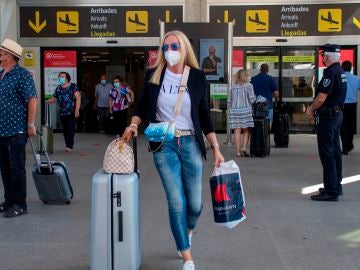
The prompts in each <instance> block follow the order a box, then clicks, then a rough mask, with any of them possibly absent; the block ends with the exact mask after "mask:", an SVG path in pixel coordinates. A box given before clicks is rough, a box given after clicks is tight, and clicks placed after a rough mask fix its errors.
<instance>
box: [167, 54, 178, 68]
mask: <svg viewBox="0 0 360 270" xmlns="http://www.w3.org/2000/svg"><path fill="white" fill-rule="evenodd" d="M180 58H181V54H180V52H178V51H167V52H165V59H166V61H167V62H168V63H169V65H170V66H171V67H172V66H175V65H176V64H179V62H180Z"/></svg>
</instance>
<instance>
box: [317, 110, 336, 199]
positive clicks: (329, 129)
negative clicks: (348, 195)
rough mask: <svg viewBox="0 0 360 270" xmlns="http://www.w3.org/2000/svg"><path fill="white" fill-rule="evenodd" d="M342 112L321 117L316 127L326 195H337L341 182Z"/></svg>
mask: <svg viewBox="0 0 360 270" xmlns="http://www.w3.org/2000/svg"><path fill="white" fill-rule="evenodd" d="M342 120H343V112H342V111H341V110H339V111H338V112H337V113H336V114H335V115H333V116H328V117H321V118H320V119H319V121H318V123H317V125H316V127H315V128H316V134H317V142H318V149H319V156H320V160H321V163H322V166H323V182H324V188H325V191H326V193H328V194H330V195H334V196H337V195H339V189H340V188H341V180H342V157H341V148H340V127H341V122H342Z"/></svg>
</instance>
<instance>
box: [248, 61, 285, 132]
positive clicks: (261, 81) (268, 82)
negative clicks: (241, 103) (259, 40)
mask: <svg viewBox="0 0 360 270" xmlns="http://www.w3.org/2000/svg"><path fill="white" fill-rule="evenodd" d="M268 73H269V65H268V64H265V63H264V64H262V65H261V67H260V73H259V74H257V75H256V76H254V77H252V78H251V83H252V85H253V86H254V92H255V95H256V96H258V95H261V96H263V97H266V99H267V100H268V101H269V103H270V109H269V119H270V128H271V124H272V120H273V115H274V109H273V102H272V98H273V96H274V97H275V99H276V100H277V99H279V91H278V90H277V86H276V83H275V81H274V78H273V77H271V76H270V75H269V74H268Z"/></svg>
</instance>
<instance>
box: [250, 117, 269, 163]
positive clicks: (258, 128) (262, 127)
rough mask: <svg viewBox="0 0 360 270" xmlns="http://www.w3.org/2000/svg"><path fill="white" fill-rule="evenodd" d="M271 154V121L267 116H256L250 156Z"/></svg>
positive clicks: (252, 130) (252, 131)
mask: <svg viewBox="0 0 360 270" xmlns="http://www.w3.org/2000/svg"><path fill="white" fill-rule="evenodd" d="M268 155H270V121H269V118H268V117H266V118H264V117H254V127H253V128H252V129H251V138H250V156H251V157H266V156H268Z"/></svg>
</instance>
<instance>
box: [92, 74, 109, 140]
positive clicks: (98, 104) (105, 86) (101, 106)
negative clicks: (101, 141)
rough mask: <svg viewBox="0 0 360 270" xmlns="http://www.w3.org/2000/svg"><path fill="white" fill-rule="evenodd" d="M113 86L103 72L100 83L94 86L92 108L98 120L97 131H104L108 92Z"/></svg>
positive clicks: (107, 110)
mask: <svg viewBox="0 0 360 270" xmlns="http://www.w3.org/2000/svg"><path fill="white" fill-rule="evenodd" d="M112 88H113V86H112V84H111V83H109V82H108V81H107V76H106V75H105V74H103V75H101V77H100V83H98V84H97V85H96V86H95V104H94V109H95V110H96V111H97V117H98V121H99V131H100V132H101V133H103V132H104V128H105V119H106V118H105V116H106V115H107V114H108V113H109V102H108V98H109V93H110V91H111V89H112Z"/></svg>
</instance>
